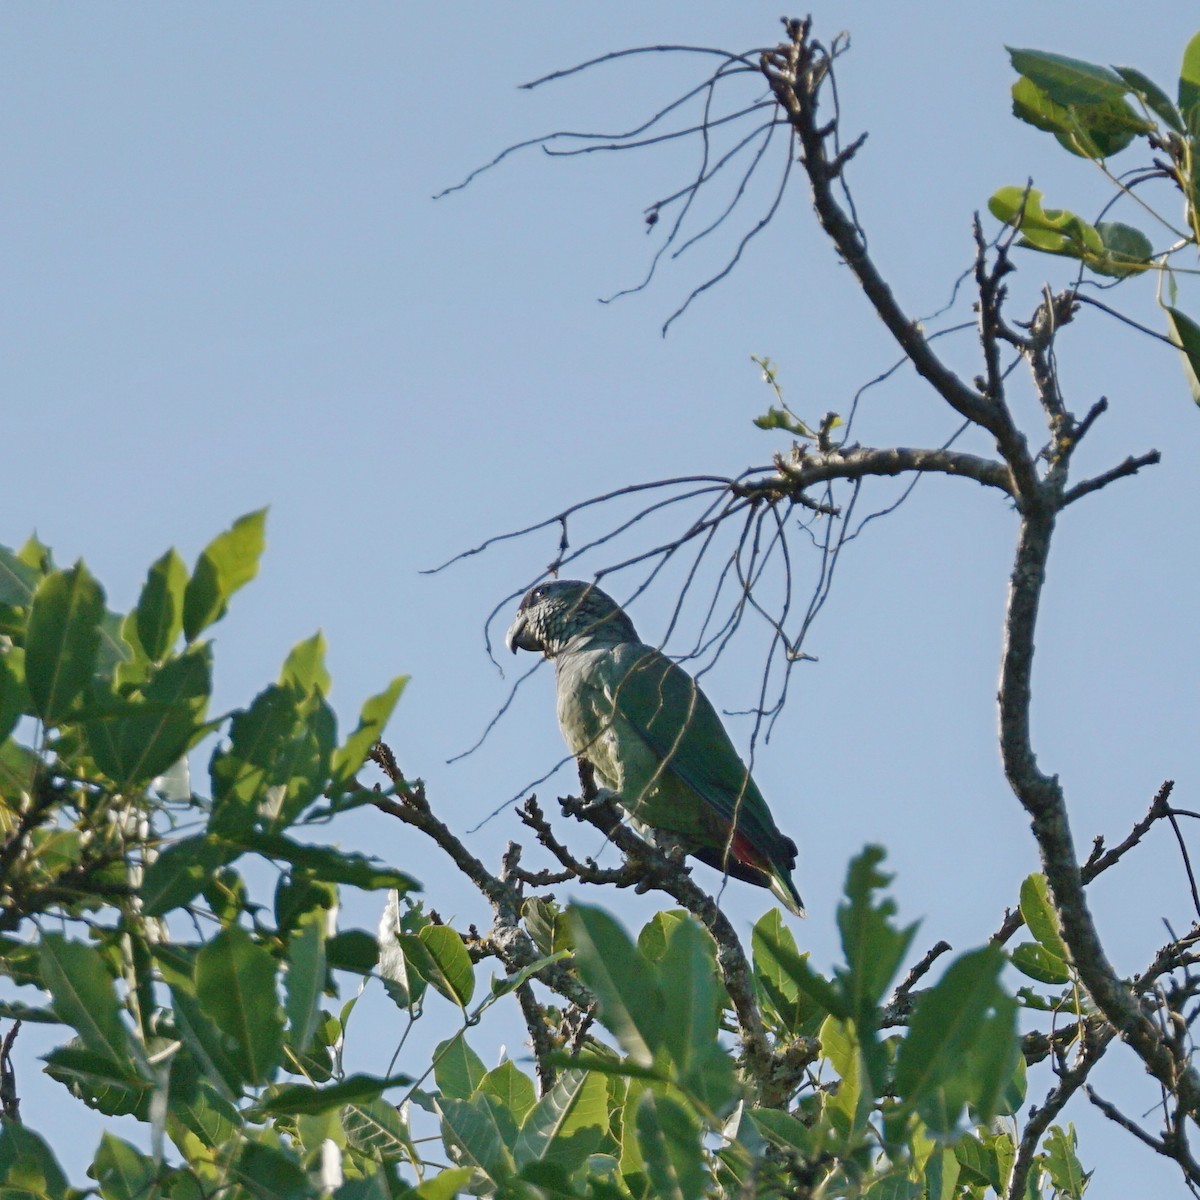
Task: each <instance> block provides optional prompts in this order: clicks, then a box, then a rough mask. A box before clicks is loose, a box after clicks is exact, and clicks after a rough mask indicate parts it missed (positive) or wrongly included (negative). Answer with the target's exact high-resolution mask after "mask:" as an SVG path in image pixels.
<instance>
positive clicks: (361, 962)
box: [325, 929, 379, 975]
mask: <svg viewBox="0 0 1200 1200" xmlns="http://www.w3.org/2000/svg"><path fill="white" fill-rule="evenodd" d="M325 961H326V963H327V964H328V965H329V966H330V967H332V968H333V969H335V970H338V971H353V972H354V973H355V974H357V975H369V974H370V973H371V972H372V971H373V970H374V969H375V964H376V963H377V962H378V961H379V946H378V945H377V944H376V942H375V939H374V938H373V937H372V936H371V935H370V934H369V933H367V931H366V930H365V929H347V930H345V932H343V933H339V934H338V935H337V936H336V937H331V938H330V939H329V941H327V942H326V943H325Z"/></svg>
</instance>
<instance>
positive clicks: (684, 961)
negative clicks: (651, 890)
mask: <svg viewBox="0 0 1200 1200" xmlns="http://www.w3.org/2000/svg"><path fill="white" fill-rule="evenodd" d="M658 976H659V987H660V990H661V992H662V997H663V1001H664V1008H663V1014H662V1037H663V1045H664V1046H665V1047H666V1049H667V1052H668V1053H669V1054H670V1056H671V1059H672V1061H673V1062H674V1064H675V1067H676V1069H677V1070H678V1072H679V1074H680V1075H686V1074H687V1073H688V1071H689V1070H690V1068H691V1067H692V1065H693V1064H694V1063H695V1062H697V1061H699V1060H700V1059H701V1058H702V1057H703V1056H704V1055H705V1053H706V1052H707V1051H709V1050H711V1049H712V1047H714V1046H715V1045H716V1043H717V1035H718V1033H719V1030H720V1015H721V1008H722V1005H723V1002H724V999H725V991H724V988H722V987H721V984H720V972H719V971H718V969H717V956H716V947H715V945H714V943H713V940H712V938H711V937H709V935H708V934H707V933H705V932H704V931H703V930H701V928H700V926H699V925H697V924H696V923H695V921H693V920H691V919H689V920H686V921H680V922H679V923H678V924H677V925H676V926H675V928H674V929H672V930H671V932H670V934H669V940H668V942H667V946H666V952H665V953H664V954H663V956H662V959H661V961H660V962H659V964H658Z"/></svg>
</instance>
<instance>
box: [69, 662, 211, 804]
mask: <svg viewBox="0 0 1200 1200" xmlns="http://www.w3.org/2000/svg"><path fill="white" fill-rule="evenodd" d="M211 691H212V647H211V646H208V645H204V646H193V647H191V648H190V649H189V650H188V651H187V652H186V653H185V654H181V655H180V656H179V657H178V658H172V659H170V660H169V661H167V662H166V663H164V664H163V665H162V666H161V667H160V668H159V669H158V670H157V671H155V673H154V676H153V678H152V679H151V680H150V682H149V683H148V684H147V685H146V687H145V688H143V689H142V694H141V696H140V697H137V698H134V699H131V700H122V699H121V698H119V697H117V696H113V695H111V694H110V695H107V696H105V697H103V698H102V701H101V706H102V710H103V709H107V710H108V711H107V712H105V711H102V712H101V715H99V716H96V717H91V718H88V719H85V720H83V721H82V722H81V724H82V727H83V732H84V736H85V738H86V739H87V745H88V750H89V752H90V753H91V755H92V757H93V758H94V759H95V760H96V765H97V766H98V767H99V768H100V770H102V771H103V772H104V773H105V775H107V776H108V777H109V779H111V780H112V781H113V782H114V784H116V787H117V790H119V791H125V790H128V789H131V788H133V787H134V786H136V785H138V784H144V783H147V782H149V781H150V780H151V779H154V778H155V777H157V776H159V775H161V774H162V773H163V772H164V771H166V770H167V769H168V768H169V767H170V766H171V765H172V764H173V763H176V762H178V761H179V759H181V758H182V757H183V755H184V754H185V753H186V752H187V751H188V750H189V749H190V748H191V747H192V745H194V744H195V743H196V742H197V741H198V740H199V739H200V738H201V737H202V736H203V735H204V733H205V731H206V726H205V724H204V712H205V709H206V708H207V707H208V698H209V695H210V693H211Z"/></svg>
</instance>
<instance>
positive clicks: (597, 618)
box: [504, 579, 804, 917]
mask: <svg viewBox="0 0 1200 1200" xmlns="http://www.w3.org/2000/svg"><path fill="white" fill-rule="evenodd" d="M504 641H505V645H506V646H507V647H508V649H509V650H511V651H512V653H513V654H515V653H516V652H517V651H518V650H531V651H540V652H541V653H542V654H543V655H544V656H545V657H546V658H547V659H549V660H550V661H551V662H552V663H553V664H554V673H555V682H556V691H557V701H558V723H559V726H560V728H561V730H562V734H563V738H564V740H565V741H566V743H567V746H568V748H569V749H570V751H571V753H572V754H573V755H575V756H576V757H577V758H578V757H582V758H585V759H586V760H587V761H588V762H589V763H590V764H591V765H592V768H593V770H594V771H595V775H596V780H597V782H598V783H599V784H601V785H602V786H603V787H604V788H606V789H607V790H608V791H610V792H611V793H613V794H614V795H615V797H616V799H617V800H618V801H619V802H620V804H621V806H622V808H624V809H625V811H626V812H627V813H628V815H629V816H630V817H631V818H632V819H633V821H634V822H635V824H636V825H638V826H642V827H649V828H650V829H652V830H654V831H657V832H659V833H663V834H666V835H668V838H670V839H672V840H674V841H675V842H676V844H678V845H681V846H682V847H683V849H684V850H685V851H686V852H687V853H689V854H692V855H693V856H694V857H696V858H697V859H699V860H700V861H701V862H703V863H706V864H708V865H709V866H710V867H715V868H716V869H717V870H718V871H721V872H723V873H724V874H727V875H731V876H732V877H733V878H735V879H740V880H744V881H746V882H749V883H753V884H757V885H758V886H759V887H766V888H770V890H771V891H772V892H773V893H774V894H775V896H776V897H777V898H778V899H779V900H780V901H781V902H782V904H783V905H784V907H785V908H787V909H788V911H789V912H792V913H794V914H795V915H796V916H799V917H802V916H804V903H803V901H802V900H801V899H800V893H799V892H798V891H797V890H796V885H795V883H793V881H792V870H793V869H794V867H795V865H796V843H795V842H793V841H792V839H791V838H789V837H786V836H785V835H784V834H783V833H781V832H780V830H779V827H778V826H777V825H776V824H775V820H774V818H773V817H772V816H771V812H770V810H769V809H768V808H767V802H766V801H765V800H764V799H763V796H762V793H761V792H760V791H759V790H758V786H757V785H756V784H755V782H754V780H753V778H752V777H751V775H750V771H749V769H748V768H747V767H746V766H745V764H744V763H743V762H742V760H741V758H740V757H739V756H738V753H737V750H736V749H734V745H733V742H732V741H731V740H730V737H729V734H728V733H727V732H726V731H725V727H724V725H723V724H722V723H721V719H720V717H718V716H717V712H716V709H714V708H713V706H712V704H711V702H710V701H709V700H708V698H707V697H706V696H705V694H704V693H703V692H702V691H701V690H700V685H699V684H698V683H696V681H695V680H694V679H693V678H692V677H691V676H690V675H689V674H688V673H687V672H686V671H685V670H684V669H683V668H682V667H681V666H679V664H678V663H675V662H673V661H672V660H671V659H670V658H668V657H667V656H666V655H665V654H663V653H662V652H661V651H660V650H657V649H655V648H654V647H653V646H649V645H647V644H646V643H645V642H643V641H642V640H641V639H640V638H639V637H638V635H637V631H636V630H635V629H634V626H633V622H632V620H630V618H629V616H628V614H627V613H626V612H625V611H624V609H622V608H621V607H620V606H619V605H618V604H617V603H616V601H614V600H613V599H612V597H611V596H609V595H608V594H607V593H605V592H603V591H602V590H601V589H600V588H599V587H597V586H596V585H595V584H594V583H585V582H583V581H581V580H576V579H553V580H549V581H548V582H545V583H540V584H538V585H537V586H535V587H533V588H531V589H530V590H529V591H528V592H527V593H526V594H525V596H524V597H523V599H522V600H521V603H520V606H519V607H518V609H517V614H516V617H515V618H514V619H513V623H512V625H511V626H510V627H509V630H508V632H507V633H506V634H505V638H504Z"/></svg>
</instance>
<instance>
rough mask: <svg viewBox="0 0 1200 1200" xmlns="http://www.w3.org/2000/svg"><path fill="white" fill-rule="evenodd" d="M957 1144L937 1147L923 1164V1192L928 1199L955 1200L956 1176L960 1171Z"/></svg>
mask: <svg viewBox="0 0 1200 1200" xmlns="http://www.w3.org/2000/svg"><path fill="white" fill-rule="evenodd" d="M959 1144H960V1145H961V1143H959ZM956 1150H957V1146H955V1147H953V1148H952V1147H949V1146H947V1147H945V1148H944V1149H937V1150H934V1152H933V1153H932V1154H931V1155H930V1156H929V1161H928V1162H927V1163H926V1164H925V1194H926V1196H928V1197H929V1200H955V1197H956V1196H957V1195H958V1194H959V1193H958V1190H957V1185H958V1177H959V1174H960V1173H961V1168H960V1166H959V1162H958V1158H957V1156H956Z"/></svg>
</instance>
